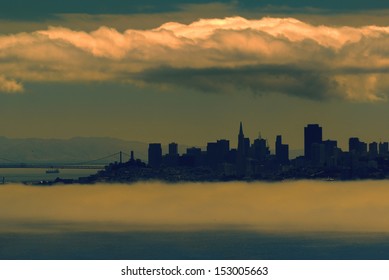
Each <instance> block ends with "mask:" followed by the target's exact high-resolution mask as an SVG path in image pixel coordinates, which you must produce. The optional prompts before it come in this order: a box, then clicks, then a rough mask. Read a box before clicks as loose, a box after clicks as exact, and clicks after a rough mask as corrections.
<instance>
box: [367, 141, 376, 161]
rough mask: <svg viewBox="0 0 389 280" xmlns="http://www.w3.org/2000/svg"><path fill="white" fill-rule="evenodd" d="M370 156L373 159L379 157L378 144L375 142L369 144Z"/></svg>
mask: <svg viewBox="0 0 389 280" xmlns="http://www.w3.org/2000/svg"><path fill="white" fill-rule="evenodd" d="M369 155H370V156H371V157H377V156H378V143H377V142H373V143H370V144H369Z"/></svg>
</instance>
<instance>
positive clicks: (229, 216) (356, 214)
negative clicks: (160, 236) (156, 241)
mask: <svg viewBox="0 0 389 280" xmlns="http://www.w3.org/2000/svg"><path fill="white" fill-rule="evenodd" d="M388 197H389V182H388V181H359V182H358V181H353V182H320V181H292V182H285V183H243V182H235V183H182V184H164V183H159V182H150V183H137V184H133V185H120V184H112V185H108V184H107V185H104V184H101V185H72V186H55V187H50V188H48V187H29V186H22V185H14V184H11V185H5V186H2V187H1V188H0V221H1V226H0V230H1V231H2V232H9V231H13V230H15V229H23V230H24V231H28V230H29V226H30V225H31V224H34V223H39V224H41V225H42V227H41V228H39V227H36V226H34V227H33V228H34V230H38V231H39V230H42V231H46V230H52V229H54V228H55V225H58V224H66V225H67V229H68V230H74V231H78V230H79V229H80V226H81V227H82V228H83V229H85V225H86V224H88V227H87V230H104V231H106V230H114V231H117V230H119V229H120V228H121V229H122V230H126V228H128V227H131V228H142V229H143V228H145V227H146V228H152V230H156V229H166V228H169V230H172V229H173V230H177V229H188V230H193V229H213V228H215V227H223V228H225V227H240V228H245V229H251V230H270V231H273V230H276V231H360V232H366V231H367V232H389V220H388V219H387V217H388V215H389V200H388ZM8 222H10V223H11V224H12V225H13V226H12V227H10V226H9V223H8ZM43 225H44V226H43ZM111 226H112V228H111Z"/></svg>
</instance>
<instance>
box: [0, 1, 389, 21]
mask: <svg viewBox="0 0 389 280" xmlns="http://www.w3.org/2000/svg"><path fill="white" fill-rule="evenodd" d="M207 3H221V4H225V5H230V6H233V7H235V9H236V11H237V12H242V11H250V10H253V9H269V10H272V11H273V12H287V13H294V12H301V11H302V10H304V9H308V10H306V12H308V13H309V12H310V11H311V12H312V9H315V10H316V12H318V10H323V11H324V12H325V11H327V12H330V13H334V12H335V13H336V12H344V11H356V10H360V11H364V10H371V9H385V8H388V7H389V4H388V3H387V2H386V1H382V0H371V1H362V0H354V1H350V0H345V1H335V0H328V1H321V0H320V1H319V0H300V1H292V0H264V1H257V0H239V1H231V0H217V1H214V0H170V1H159V0H143V1H123V0H99V1H96V0H83V1H78V0H67V1H52V0H38V1H30V0H14V1H6V0H2V1H1V7H2V8H1V10H0V18H1V19H18V20H20V19H24V20H26V19H29V20H42V19H49V18H53V17H55V16H56V15H57V14H137V13H161V12H172V11H178V10H180V9H181V8H182V7H183V6H185V5H188V4H189V5H190V4H192V5H197V4H207Z"/></svg>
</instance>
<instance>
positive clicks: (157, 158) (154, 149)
mask: <svg viewBox="0 0 389 280" xmlns="http://www.w3.org/2000/svg"><path fill="white" fill-rule="evenodd" d="M161 163H162V146H161V144H160V143H151V144H149V165H150V166H151V167H159V166H160V165H161Z"/></svg>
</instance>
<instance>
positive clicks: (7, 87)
mask: <svg viewBox="0 0 389 280" xmlns="http://www.w3.org/2000/svg"><path fill="white" fill-rule="evenodd" d="M23 90H24V89H23V86H22V85H21V84H20V83H18V82H16V81H14V80H9V79H6V78H5V77H4V76H1V75H0V92H5V93H16V92H22V91H23Z"/></svg>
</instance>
